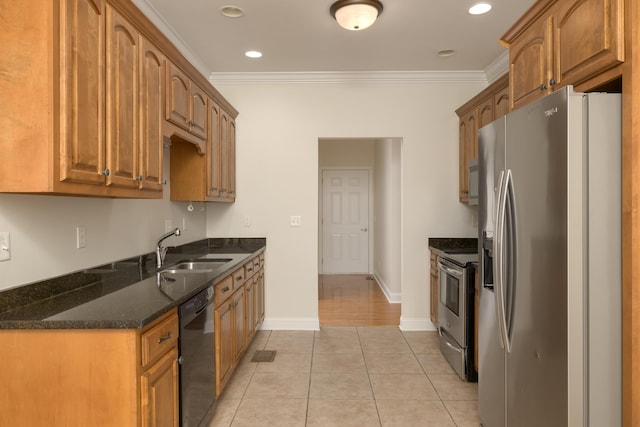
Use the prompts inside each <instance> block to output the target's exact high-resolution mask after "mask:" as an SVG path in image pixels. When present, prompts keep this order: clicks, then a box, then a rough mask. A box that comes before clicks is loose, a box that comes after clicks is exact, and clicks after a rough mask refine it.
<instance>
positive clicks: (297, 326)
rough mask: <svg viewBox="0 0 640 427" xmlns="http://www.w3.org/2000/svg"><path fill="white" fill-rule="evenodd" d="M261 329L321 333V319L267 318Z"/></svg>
mask: <svg viewBox="0 0 640 427" xmlns="http://www.w3.org/2000/svg"><path fill="white" fill-rule="evenodd" d="M260 329H262V330H269V331H319V330H320V319H318V318H317V317H316V318H311V317H301V318H290V319H281V318H277V319H274V318H268V317H265V319H264V321H263V322H262V325H260Z"/></svg>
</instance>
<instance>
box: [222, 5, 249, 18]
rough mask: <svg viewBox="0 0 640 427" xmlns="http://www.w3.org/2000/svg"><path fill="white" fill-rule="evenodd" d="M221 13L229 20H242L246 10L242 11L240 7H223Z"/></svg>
mask: <svg viewBox="0 0 640 427" xmlns="http://www.w3.org/2000/svg"><path fill="white" fill-rule="evenodd" d="M220 13H221V14H222V15H224V16H226V17H227V18H240V17H241V16H242V15H244V10H242V9H240V8H239V7H238V6H222V7H221V8H220Z"/></svg>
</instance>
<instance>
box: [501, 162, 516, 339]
mask: <svg viewBox="0 0 640 427" xmlns="http://www.w3.org/2000/svg"><path fill="white" fill-rule="evenodd" d="M504 198H505V204H504V207H503V212H502V214H503V218H502V220H503V230H502V233H503V235H502V236H501V237H502V238H504V237H505V234H506V239H507V241H508V242H509V245H507V246H506V251H505V253H502V254H501V255H502V256H503V257H505V258H503V261H502V263H501V266H502V267H503V268H504V266H505V265H508V267H509V272H508V274H507V271H506V270H504V271H502V272H501V273H502V274H503V276H502V277H503V280H502V281H501V282H500V285H501V289H500V292H501V294H502V296H501V300H502V316H503V317H502V327H503V330H502V334H503V337H504V344H505V349H506V350H507V352H511V334H510V331H511V330H512V326H513V325H512V320H513V309H514V304H513V298H514V295H515V278H516V274H515V273H516V258H517V257H516V248H517V246H518V245H517V243H516V238H517V232H516V231H517V227H516V218H517V216H516V205H515V190H514V187H513V175H512V174H511V169H509V170H507V174H506V176H505V185H504ZM507 207H508V209H507ZM504 249H505V247H504V246H503V250H504ZM507 251H508V253H506V252H507ZM507 296H508V297H509V299H508V300H507V298H506V297H507Z"/></svg>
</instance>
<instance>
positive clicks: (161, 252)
mask: <svg viewBox="0 0 640 427" xmlns="http://www.w3.org/2000/svg"><path fill="white" fill-rule="evenodd" d="M179 235H180V229H179V228H176V229H175V230H172V231H170V232H168V233H165V234H163V235H162V236H160V238H159V239H158V244H157V245H156V266H157V267H158V268H160V267H162V264H163V263H164V256H165V255H166V254H167V249H169V248H166V247H164V246H162V242H163V241H164V240H166V239H168V238H169V237H171V236H179Z"/></svg>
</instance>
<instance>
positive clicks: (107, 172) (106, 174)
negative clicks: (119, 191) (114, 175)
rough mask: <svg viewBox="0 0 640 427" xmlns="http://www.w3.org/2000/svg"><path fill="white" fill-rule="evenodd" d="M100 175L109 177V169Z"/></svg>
mask: <svg viewBox="0 0 640 427" xmlns="http://www.w3.org/2000/svg"><path fill="white" fill-rule="evenodd" d="M100 173H101V174H102V175H104V176H109V174H110V173H111V171H110V170H109V168H107V169H105V170H103V171H102V172H100Z"/></svg>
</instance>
